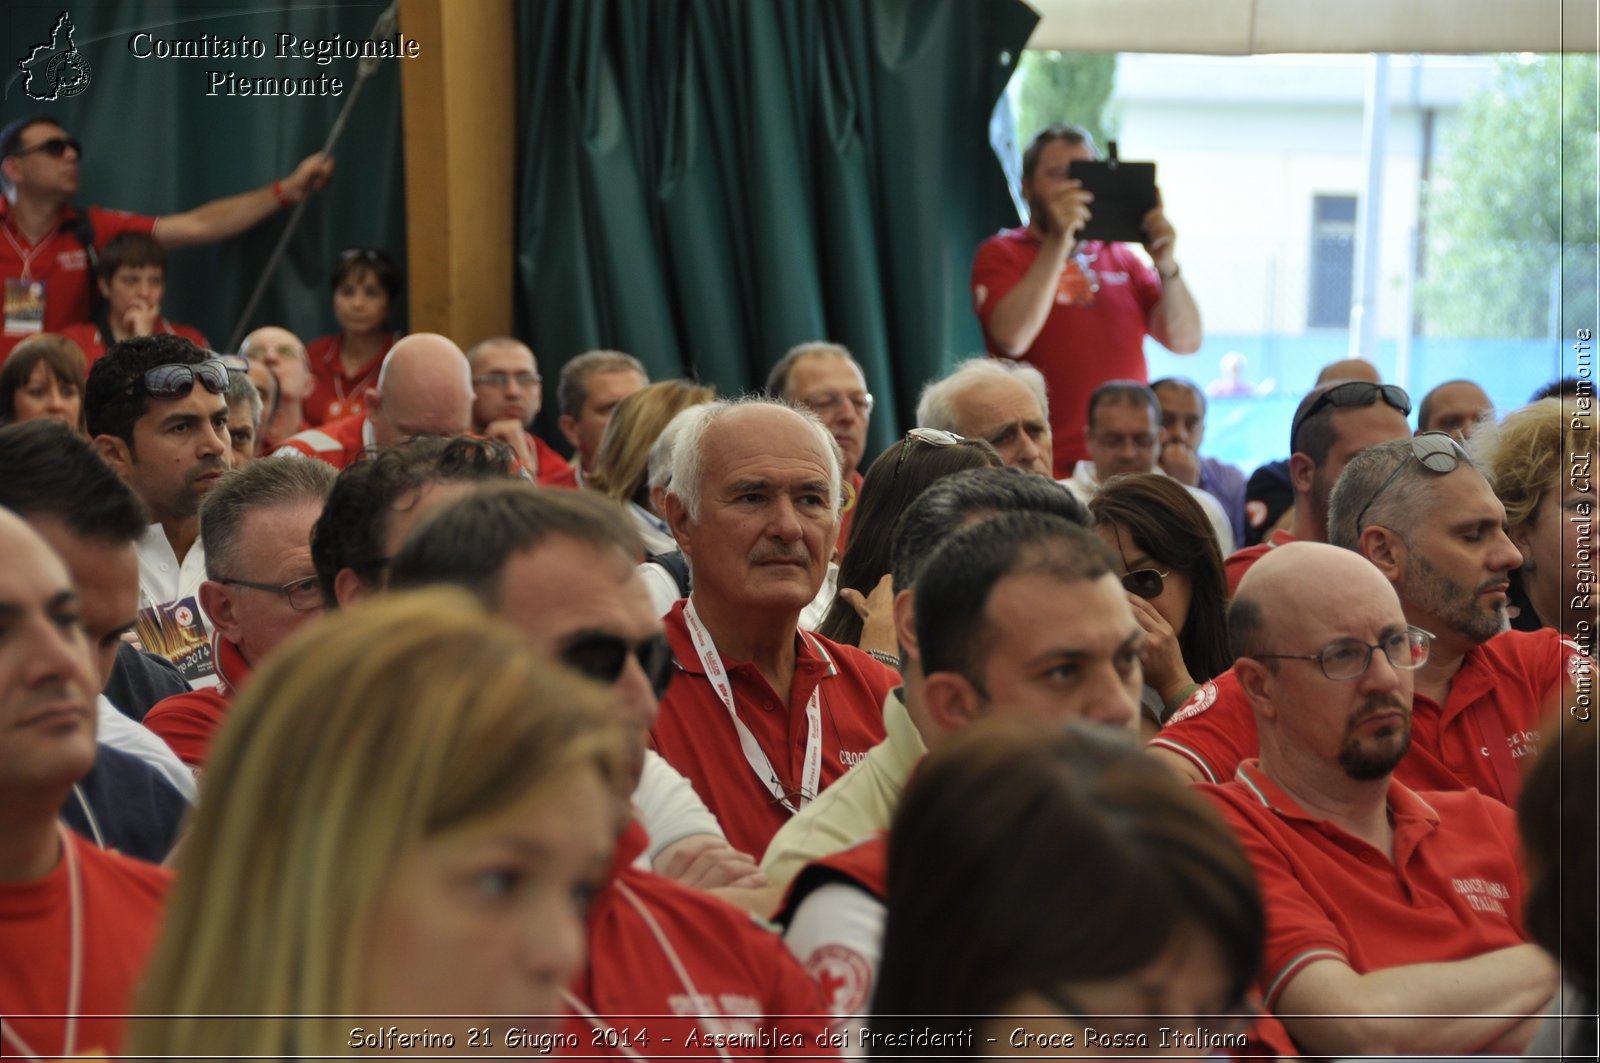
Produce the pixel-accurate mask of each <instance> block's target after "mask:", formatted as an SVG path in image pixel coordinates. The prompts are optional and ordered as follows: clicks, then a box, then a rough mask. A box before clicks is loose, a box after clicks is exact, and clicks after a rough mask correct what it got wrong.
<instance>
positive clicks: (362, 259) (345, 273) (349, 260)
mask: <svg viewBox="0 0 1600 1063" xmlns="http://www.w3.org/2000/svg"><path fill="white" fill-rule="evenodd" d="M362 273H370V274H372V279H373V280H375V281H377V282H378V284H379V285H380V286H381V287H382V288H383V290H384V292H385V293H386V294H387V295H388V296H389V309H390V310H393V309H394V308H395V302H396V301H397V300H398V299H399V298H400V288H401V286H402V285H403V283H404V280H405V275H404V274H403V273H402V272H401V270H400V263H398V262H396V261H395V260H394V256H393V255H391V254H389V252H387V251H385V250H384V249H383V248H381V247H350V248H346V249H345V250H343V251H340V252H339V257H338V258H336V259H334V260H333V278H332V280H331V281H329V283H328V290H329V291H332V292H336V291H338V290H339V285H341V284H343V283H344V282H345V281H346V280H348V279H350V278H351V277H354V276H358V275H359V274H362Z"/></svg>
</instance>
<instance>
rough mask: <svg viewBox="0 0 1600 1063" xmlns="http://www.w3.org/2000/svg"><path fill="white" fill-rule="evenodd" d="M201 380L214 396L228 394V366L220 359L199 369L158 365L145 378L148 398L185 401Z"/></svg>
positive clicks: (208, 361) (202, 364)
mask: <svg viewBox="0 0 1600 1063" xmlns="http://www.w3.org/2000/svg"><path fill="white" fill-rule="evenodd" d="M196 380H198V381H200V384H201V386H202V387H204V388H205V389H206V390H207V391H209V392H211V394H213V395H221V394H222V393H223V392H225V391H227V390H228V365H227V363H226V362H224V361H223V360H222V359H220V358H207V359H206V360H205V361H203V362H201V363H199V364H198V365H158V366H156V367H155V368H154V369H151V370H149V371H148V372H146V373H145V375H144V390H145V394H147V395H149V396H150V397H152V398H157V399H181V398H183V397H184V396H185V395H187V394H189V392H191V391H193V390H194V382H195V381H196Z"/></svg>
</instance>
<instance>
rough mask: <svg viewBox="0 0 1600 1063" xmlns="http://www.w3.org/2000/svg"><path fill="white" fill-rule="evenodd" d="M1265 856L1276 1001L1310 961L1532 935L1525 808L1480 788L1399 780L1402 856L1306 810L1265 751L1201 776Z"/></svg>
mask: <svg viewBox="0 0 1600 1063" xmlns="http://www.w3.org/2000/svg"><path fill="white" fill-rule="evenodd" d="M1199 789H1200V792H1202V793H1204V794H1205V795H1206V796H1207V797H1209V798H1211V799H1212V800H1213V801H1215V802H1216V803H1217V805H1218V807H1219V808H1221V810H1222V814H1223V815H1224V816H1226V817H1227V819H1228V822H1229V823H1230V824H1232V826H1233V828H1234V830H1235V832H1236V833H1237V834H1238V836H1239V840H1240V843H1241V844H1242V845H1243V846H1244V848H1245V852H1246V853H1247V854H1248V855H1249V857H1250V862H1251V864H1252V865H1253V866H1254V867H1255V871H1256V877H1257V879H1258V880H1259V881H1260V883H1261V896H1262V900H1263V903H1264V904H1265V906H1266V912H1267V945H1266V953H1265V956H1264V961H1265V962H1264V963H1263V965H1262V973H1261V982H1260V985H1261V989H1262V996H1263V998H1264V999H1265V1001H1266V1005H1267V1007H1268V1008H1271V1007H1273V1006H1275V1005H1276V1003H1277V999H1278V995H1279V994H1280V993H1281V992H1282V991H1283V988H1284V986H1286V985H1288V984H1289V982H1290V981H1292V980H1293V978H1294V976H1295V975H1296V974H1298V973H1299V972H1300V971H1301V970H1302V969H1304V968H1305V967H1306V966H1307V965H1308V964H1311V963H1314V962H1316V961H1317V960H1322V959H1337V960H1343V961H1344V962H1345V963H1347V964H1349V965H1350V967H1351V969H1352V970H1354V971H1355V972H1356V973H1357V974H1366V973H1368V972H1369V971H1378V970H1383V969H1384V968H1386V967H1400V966H1405V965H1408V964H1415V963H1441V962H1449V961H1452V960H1464V959H1469V958H1471V957H1473V956H1478V955H1481V954H1482V953H1485V952H1492V951H1494V950H1495V949H1502V948H1507V947H1509V946H1512V945H1520V944H1522V943H1523V942H1524V941H1525V940H1527V936H1526V934H1525V933H1524V932H1523V929H1522V890H1523V879H1522V872H1521V870H1520V869H1519V868H1518V866H1517V859H1516V854H1517V829H1516V816H1515V814H1514V813H1513V812H1512V811H1511V810H1510V809H1509V808H1507V807H1506V806H1505V805H1503V804H1501V803H1500V802H1498V801H1494V800H1491V799H1489V798H1487V797H1485V796H1484V795H1482V794H1480V793H1477V792H1475V791H1472V790H1458V791H1455V792H1452V793H1428V792H1424V793H1416V792H1414V791H1412V790H1410V789H1408V788H1407V787H1405V786H1404V785H1402V784H1401V783H1399V782H1397V781H1394V780H1391V781H1390V783H1389V814H1390V817H1391V819H1392V820H1393V823H1394V858H1393V862H1391V861H1390V858H1389V854H1387V853H1384V852H1381V851H1380V850H1378V849H1375V848H1373V847H1372V846H1371V845H1369V844H1367V843H1366V842H1364V841H1362V840H1360V839H1358V838H1356V837H1354V836H1352V835H1350V834H1347V833H1345V832H1344V831H1343V830H1341V829H1340V828H1339V827H1337V826H1335V825H1334V824H1332V823H1330V822H1329V821H1327V820H1323V819H1318V818H1316V817H1315V816H1313V815H1311V814H1310V813H1309V812H1306V811H1305V810H1304V809H1303V808H1301V807H1300V805H1299V804H1298V803H1297V802H1296V801H1295V800H1294V798H1292V797H1290V796H1289V795H1288V794H1287V793H1286V792H1284V791H1283V790H1282V789H1281V788H1280V787H1278V786H1277V785H1276V784H1274V783H1273V782H1272V780H1271V779H1268V778H1267V776H1266V773H1265V772H1263V771H1262V770H1261V767H1260V764H1259V763H1258V762H1257V761H1255V760H1247V761H1245V762H1244V763H1243V764H1241V765H1239V771H1238V774H1237V775H1236V776H1235V778H1234V780H1233V781H1232V782H1229V783H1226V784H1224V785H1222V786H1212V785H1201V786H1200V787H1199Z"/></svg>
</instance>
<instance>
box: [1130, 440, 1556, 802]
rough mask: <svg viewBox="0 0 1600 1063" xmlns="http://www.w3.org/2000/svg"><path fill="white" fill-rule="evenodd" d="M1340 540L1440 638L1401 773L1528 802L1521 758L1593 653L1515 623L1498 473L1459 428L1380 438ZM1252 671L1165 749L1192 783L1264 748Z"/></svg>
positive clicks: (1335, 511) (1332, 506)
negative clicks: (1520, 788)
mask: <svg viewBox="0 0 1600 1063" xmlns="http://www.w3.org/2000/svg"><path fill="white" fill-rule="evenodd" d="M1328 537H1329V541H1330V542H1331V543H1332V544H1333V545H1334V546H1339V547H1344V548H1345V549H1346V550H1349V551H1353V552H1354V553H1356V554H1359V555H1361V556H1362V557H1364V558H1366V561H1367V563H1368V564H1370V565H1372V566H1375V567H1376V569H1377V570H1378V572H1379V573H1381V574H1382V575H1383V576H1385V577H1386V578H1387V580H1388V582H1389V583H1390V584H1391V585H1392V586H1393V588H1394V592H1395V594H1397V595H1398V596H1399V599H1400V604H1401V607H1402V608H1403V609H1404V610H1405V615H1406V619H1407V621H1408V622H1410V623H1412V624H1415V625H1416V626H1417V627H1420V628H1422V629H1423V630H1425V631H1429V632H1432V633H1433V635H1434V645H1433V651H1432V654H1431V656H1430V657H1429V658H1428V660H1427V662H1426V664H1424V665H1423V667H1422V669H1421V670H1420V671H1418V672H1417V675H1416V681H1415V684H1414V685H1415V698H1414V700H1413V705H1412V708H1413V711H1414V714H1415V715H1414V723H1413V731H1414V733H1413V735H1412V741H1411V752H1410V753H1408V754H1407V755H1406V758H1405V759H1404V760H1403V761H1401V762H1400V765H1399V767H1398V768H1396V770H1395V777H1396V778H1397V779H1399V780H1400V781H1401V782H1403V783H1405V784H1406V785H1407V786H1410V787H1412V788H1414V789H1419V790H1464V789H1466V788H1468V787H1474V788H1476V789H1478V790H1480V791H1481V792H1483V793H1485V794H1487V795H1488V796H1490V797H1493V798H1495V799H1497V800H1499V801H1503V802H1505V803H1506V804H1515V803H1516V799H1517V780H1518V776H1519V775H1520V774H1521V771H1520V768H1519V766H1518V764H1517V762H1518V761H1519V760H1521V759H1522V758H1523V757H1525V756H1526V755H1528V754H1529V753H1532V752H1535V751H1536V750H1537V747H1538V727H1539V723H1540V721H1541V720H1543V719H1544V718H1546V717H1547V716H1549V715H1550V714H1552V713H1553V712H1555V711H1556V710H1557V707H1558V706H1559V705H1560V704H1562V703H1564V699H1568V698H1570V696H1571V694H1572V681H1573V680H1574V679H1575V678H1576V676H1577V674H1578V673H1579V671H1581V669H1582V668H1583V667H1585V666H1586V665H1587V658H1585V657H1583V656H1582V655H1581V654H1579V653H1578V652H1577V650H1576V649H1573V648H1569V647H1567V646H1563V645H1562V643H1561V636H1560V635H1559V633H1557V632H1556V631H1554V630H1548V629H1547V630H1544V631H1528V632H1522V631H1505V630H1504V629H1505V627H1506V616H1505V610H1506V593H1505V592H1506V588H1507V580H1506V575H1507V573H1509V572H1510V571H1511V570H1512V569H1514V568H1516V567H1517V566H1518V565H1519V564H1521V563H1522V555H1521V554H1520V553H1518V551H1517V548H1516V546H1515V545H1514V544H1513V543H1512V542H1511V540H1510V539H1509V538H1507V536H1506V533H1505V507H1504V506H1502V505H1501V504H1500V501H1499V499H1497V498H1496V497H1495V495H1494V492H1493V491H1492V490H1491V489H1490V487H1489V483H1488V481H1487V480H1485V479H1484V478H1483V474H1482V473H1480V472H1479V471H1478V469H1477V467H1476V466H1474V465H1473V463H1472V461H1471V459H1470V458H1468V457H1467V455H1466V453H1465V452H1464V451H1462V450H1461V448H1460V447H1459V446H1457V445H1456V443H1455V442H1454V441H1453V440H1451V439H1450V437H1448V436H1445V435H1442V434H1434V435H1424V436H1419V437H1417V438H1416V439H1415V440H1412V439H1400V440H1394V441H1391V442H1387V443H1379V444H1377V445H1374V446H1371V447H1368V448H1367V449H1366V450H1363V451H1362V452H1361V453H1359V454H1357V455H1355V456H1354V457H1353V458H1351V459H1350V461H1349V463H1348V464H1347V465H1346V466H1345V468H1344V472H1343V473H1342V474H1341V475H1340V477H1339V482H1338V484H1337V485H1336V486H1335V487H1334V489H1333V497H1332V499H1331V501H1330V502H1329V509H1328ZM1278 549H1280V550H1281V549H1283V547H1279V548H1278ZM1276 553H1277V550H1273V551H1270V552H1268V553H1267V554H1265V555H1263V560H1264V559H1265V558H1268V557H1272V556H1274V555H1275V554H1276ZM1260 563H1261V562H1260V561H1257V562H1256V564H1260ZM1240 587H1241V588H1242V587H1243V583H1241V584H1240ZM1323 592H1324V588H1322V587H1316V586H1313V585H1308V586H1307V591H1306V597H1305V598H1304V599H1303V600H1302V602H1301V608H1302V609H1310V610H1315V609H1316V608H1320V605H1321V595H1322V594H1323ZM1234 651H1235V652H1239V647H1238V646H1237V645H1236V646H1234ZM1241 678H1242V677H1241V676H1240V674H1239V671H1238V668H1237V667H1235V668H1233V669H1230V670H1229V671H1227V672H1224V673H1223V674H1222V675H1220V676H1218V677H1217V678H1216V680H1214V681H1213V682H1211V683H1207V684H1206V685H1205V686H1204V687H1202V688H1201V689H1200V690H1199V691H1198V692H1197V693H1196V694H1195V695H1194V696H1193V697H1192V698H1190V699H1189V702H1188V703H1187V704H1186V705H1184V707H1183V708H1181V709H1179V710H1178V712H1177V713H1176V714H1175V715H1174V716H1173V718H1172V719H1171V720H1170V721H1169V722H1168V723H1167V726H1166V727H1164V728H1163V729H1162V730H1161V733H1160V734H1158V735H1157V736H1156V737H1155V738H1154V739H1153V740H1152V741H1151V743H1150V745H1151V749H1152V751H1153V752H1155V753H1156V754H1157V755H1158V756H1161V757H1162V758H1163V759H1164V760H1166V761H1167V762H1168V763H1169V764H1171V765H1172V766H1173V767H1174V768H1175V769H1177V770H1178V771H1180V772H1182V773H1183V774H1184V775H1186V776H1187V777H1189V778H1190V779H1193V780H1196V781H1205V782H1224V781H1226V780H1227V779H1228V778H1229V777H1230V776H1231V775H1232V773H1233V770H1234V768H1235V767H1236V766H1237V765H1238V764H1239V762H1240V761H1242V760H1244V759H1245V758H1246V757H1249V756H1253V755H1254V754H1255V751H1256V733H1255V726H1254V722H1253V720H1252V719H1251V716H1250V712H1249V707H1248V702H1247V700H1246V698H1245V697H1244V694H1243V692H1242V690H1241ZM1566 703H1570V702H1566Z"/></svg>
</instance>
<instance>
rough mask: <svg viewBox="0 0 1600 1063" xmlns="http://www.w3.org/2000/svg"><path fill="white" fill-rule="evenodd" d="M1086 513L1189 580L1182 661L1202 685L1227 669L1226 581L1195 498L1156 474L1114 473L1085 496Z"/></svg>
mask: <svg viewBox="0 0 1600 1063" xmlns="http://www.w3.org/2000/svg"><path fill="white" fill-rule="evenodd" d="M1089 517H1090V519H1091V520H1093V521H1094V524H1095V526H1096V527H1100V526H1101V525H1105V526H1109V527H1112V528H1120V529H1122V530H1123V531H1125V532H1127V533H1128V535H1129V536H1131V537H1132V539H1133V542H1134V545H1135V546H1137V547H1138V548H1139V549H1140V550H1143V551H1144V552H1145V553H1146V554H1148V555H1149V556H1150V557H1151V558H1152V559H1153V560H1155V561H1157V562H1159V563H1160V564H1161V565H1162V566H1163V567H1170V568H1173V569H1176V570H1177V571H1179V572H1182V573H1183V574H1184V575H1185V576H1187V577H1188V578H1189V585H1190V588H1191V593H1190V595H1189V612H1188V614H1187V615H1186V616H1185V617H1184V620H1183V631H1182V632H1181V633H1180V634H1179V635H1178V648H1179V650H1180V651H1181V652H1182V653H1183V663H1184V665H1185V666H1187V667H1188V669H1189V675H1190V676H1192V677H1193V678H1194V679H1195V680H1197V681H1198V682H1201V683H1204V682H1205V681H1206V680H1208V679H1215V678H1216V677H1217V676H1218V675H1221V674H1222V673H1223V672H1225V671H1227V670H1228V666H1229V665H1231V664H1233V654H1232V653H1231V652H1229V650H1228V630H1227V621H1226V610H1227V605H1228V580H1227V577H1226V576H1225V575H1224V574H1223V568H1222V551H1221V549H1220V548H1219V547H1218V546H1217V533H1216V531H1215V529H1213V528H1212V527H1211V521H1210V520H1208V519H1207V518H1206V515H1205V511H1204V510H1202V509H1201V508H1200V504H1199V503H1198V502H1196V501H1195V500H1194V496H1192V495H1190V494H1189V492H1188V490H1186V489H1185V488H1184V486H1183V485H1182V484H1180V483H1179V482H1178V481H1176V480H1174V479H1172V477H1170V476H1162V475H1160V474H1158V473H1137V474H1133V475H1129V476H1113V477H1112V478H1111V479H1109V480H1107V481H1106V482H1105V483H1104V484H1103V485H1101V488H1100V490H1099V491H1098V492H1097V493H1096V494H1095V496H1094V497H1093V498H1092V499H1090V500H1089ZM1124 562H1126V558H1124Z"/></svg>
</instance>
